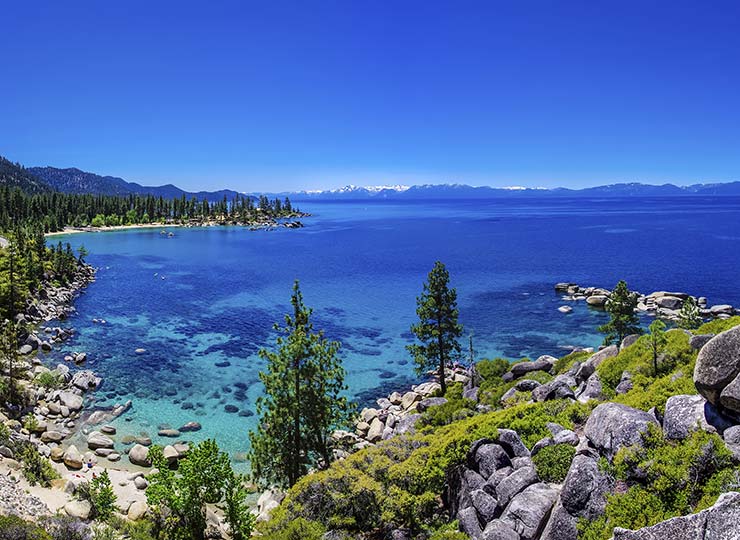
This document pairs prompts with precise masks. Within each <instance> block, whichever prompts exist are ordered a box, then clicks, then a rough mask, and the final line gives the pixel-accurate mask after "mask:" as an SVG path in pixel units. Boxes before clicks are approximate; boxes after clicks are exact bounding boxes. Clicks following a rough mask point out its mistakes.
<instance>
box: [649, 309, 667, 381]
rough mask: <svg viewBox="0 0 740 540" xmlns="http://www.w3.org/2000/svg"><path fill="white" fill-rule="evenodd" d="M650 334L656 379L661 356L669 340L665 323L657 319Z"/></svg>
mask: <svg viewBox="0 0 740 540" xmlns="http://www.w3.org/2000/svg"><path fill="white" fill-rule="evenodd" d="M649 330H650V334H648V338H649V341H648V344H649V346H650V352H651V353H652V356H653V374H654V376H655V377H657V376H658V359H659V358H660V354H661V353H662V352H663V348H664V347H665V344H666V342H667V341H668V338H666V335H665V323H664V322H663V321H661V320H660V319H655V320H654V321H653V322H652V324H651V325H650V327H649Z"/></svg>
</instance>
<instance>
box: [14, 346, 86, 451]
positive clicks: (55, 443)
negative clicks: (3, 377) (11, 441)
mask: <svg viewBox="0 0 740 540" xmlns="http://www.w3.org/2000/svg"><path fill="white" fill-rule="evenodd" d="M14 371H15V370H14ZM43 373H49V374H51V375H52V376H53V378H54V379H56V380H57V381H60V382H61V384H62V387H61V388H59V389H55V390H52V389H48V388H44V387H43V386H39V385H37V384H35V382H34V381H35V378H36V377H38V376H40V375H41V374H43ZM16 376H18V377H21V378H19V379H18V381H17V382H18V386H19V387H20V388H21V389H22V391H23V392H24V395H25V399H26V401H27V402H29V403H31V404H32V408H31V409H30V411H29V412H28V414H27V415H26V416H25V417H24V422H23V423H21V422H20V421H18V420H11V419H8V418H7V417H5V416H4V415H2V414H1V413H0V420H2V421H3V423H4V424H5V425H6V426H7V427H8V428H10V429H11V430H12V431H13V433H14V434H15V435H16V436H17V437H20V438H23V439H25V440H27V441H29V442H31V443H33V444H35V445H36V446H37V447H38V450H39V452H40V453H41V454H42V455H43V456H45V457H51V456H52V455H53V452H56V453H58V452H59V450H60V445H61V444H62V441H63V440H64V439H66V438H67V437H69V436H70V435H72V434H73V430H74V429H75V427H76V426H77V423H78V421H79V419H80V416H81V414H82V407H83V401H84V395H85V393H86V392H88V391H91V390H95V389H96V388H97V387H98V386H99V385H100V378H98V377H97V376H96V375H95V374H94V373H93V372H92V371H89V370H85V371H78V372H76V373H74V374H72V373H71V372H70V370H69V368H68V367H67V366H65V365H64V364H59V365H58V366H57V367H56V368H55V369H54V370H49V369H48V368H47V367H45V366H43V365H41V362H40V361H39V360H38V359H33V361H32V365H29V364H21V365H20V366H18V371H16ZM6 457H13V456H6Z"/></svg>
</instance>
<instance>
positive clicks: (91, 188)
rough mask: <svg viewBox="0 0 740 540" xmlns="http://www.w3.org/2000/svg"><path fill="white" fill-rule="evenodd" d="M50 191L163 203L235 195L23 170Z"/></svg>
mask: <svg viewBox="0 0 740 540" xmlns="http://www.w3.org/2000/svg"><path fill="white" fill-rule="evenodd" d="M26 170H27V171H28V172H29V173H31V174H33V175H34V176H36V177H37V178H39V179H40V180H41V181H43V182H44V183H45V184H47V185H48V186H49V187H50V188H51V189H53V190H55V191H61V192H62V193H79V194H82V193H93V194H96V195H132V194H133V195H154V196H155V197H160V196H161V197H164V198H165V199H175V198H180V197H182V196H183V195H185V198H187V199H191V198H192V197H197V198H198V199H199V200H203V199H208V200H209V201H220V200H222V199H223V198H224V196H225V197H226V198H227V199H233V198H234V197H235V196H236V195H239V193H238V192H237V191H233V190H230V189H222V190H218V191H197V192H192V191H185V190H183V189H180V188H179V187H177V186H175V185H173V184H165V185H164V186H142V185H141V184H137V183H136V182H127V181H126V180H124V179H123V178H117V177H115V176H100V175H98V174H94V173H89V172H85V171H81V170H79V169H74V168H73V169H57V168H55V167H30V168H28V169H26Z"/></svg>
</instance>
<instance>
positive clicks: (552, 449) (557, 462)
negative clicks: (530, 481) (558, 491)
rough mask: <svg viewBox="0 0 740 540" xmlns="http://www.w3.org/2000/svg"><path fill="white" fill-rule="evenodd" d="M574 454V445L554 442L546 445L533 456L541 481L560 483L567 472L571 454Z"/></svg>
mask: <svg viewBox="0 0 740 540" xmlns="http://www.w3.org/2000/svg"><path fill="white" fill-rule="evenodd" d="M575 455H576V449H575V447H573V446H571V445H569V444H555V445H552V446H546V447H545V448H543V449H542V450H540V451H539V452H537V453H536V454H535V455H534V456H533V457H532V461H534V466H535V468H536V470H537V474H538V475H539V477H540V479H541V480H542V481H543V482H555V483H558V484H559V483H560V482H562V481H563V480H565V475H566V474H568V469H570V464H571V462H572V461H573V456H575Z"/></svg>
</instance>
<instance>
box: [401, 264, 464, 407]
mask: <svg viewBox="0 0 740 540" xmlns="http://www.w3.org/2000/svg"><path fill="white" fill-rule="evenodd" d="M416 314H417V315H418V316H419V322H418V323H416V324H414V325H413V326H412V327H411V331H412V332H413V333H414V335H415V336H416V339H417V340H418V341H420V342H421V343H420V344H419V343H414V344H413V345H408V346H407V347H406V348H407V349H408V351H409V352H410V353H411V355H412V356H413V357H414V362H415V363H416V370H417V372H418V373H419V374H422V373H424V372H425V371H426V370H429V369H436V370H437V376H438V377H439V384H440V385H441V386H442V394H443V395H444V394H445V393H446V392H447V383H446V381H445V367H446V366H447V365H448V364H449V363H450V362H451V361H452V360H453V359H455V358H456V357H458V356H459V355H460V354H461V347H460V342H459V339H460V336H462V333H463V327H462V325H461V324H459V323H458V322H457V317H458V310H457V291H456V290H455V289H452V288H450V274H449V272H448V271H447V268H445V265H444V264H442V263H441V262H440V261H437V262H436V263H434V268H432V271H431V272H429V276H428V277H427V281H426V283H424V288H423V290H422V293H421V295H420V296H419V297H417V299H416Z"/></svg>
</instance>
